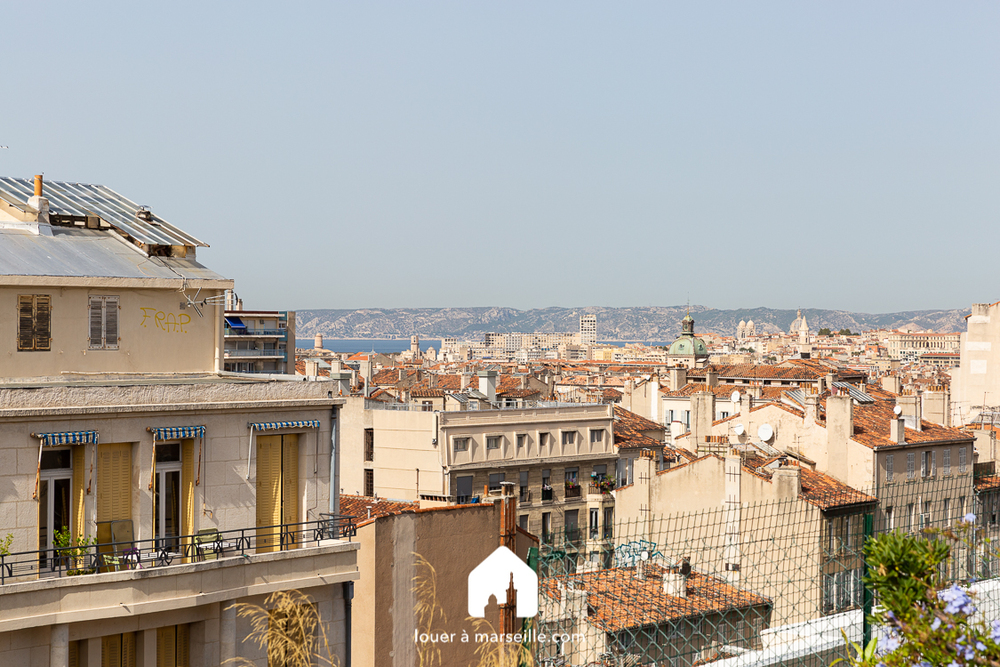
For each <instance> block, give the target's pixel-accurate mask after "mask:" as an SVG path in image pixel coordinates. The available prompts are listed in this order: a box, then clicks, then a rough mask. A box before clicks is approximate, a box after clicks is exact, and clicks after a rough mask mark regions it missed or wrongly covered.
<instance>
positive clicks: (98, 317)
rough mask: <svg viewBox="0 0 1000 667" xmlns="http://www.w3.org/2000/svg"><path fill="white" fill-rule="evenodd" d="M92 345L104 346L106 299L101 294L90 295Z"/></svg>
mask: <svg viewBox="0 0 1000 667" xmlns="http://www.w3.org/2000/svg"><path fill="white" fill-rule="evenodd" d="M90 347H91V349H99V348H102V347H104V299H103V298H101V297H99V296H92V297H90Z"/></svg>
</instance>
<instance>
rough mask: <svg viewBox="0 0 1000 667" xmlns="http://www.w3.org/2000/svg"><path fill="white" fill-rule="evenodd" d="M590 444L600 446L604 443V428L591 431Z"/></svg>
mask: <svg viewBox="0 0 1000 667" xmlns="http://www.w3.org/2000/svg"><path fill="white" fill-rule="evenodd" d="M590 442H591V444H598V443H601V442H604V429H603V428H592V429H590Z"/></svg>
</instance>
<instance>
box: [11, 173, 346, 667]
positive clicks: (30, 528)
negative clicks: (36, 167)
mask: <svg viewBox="0 0 1000 667" xmlns="http://www.w3.org/2000/svg"><path fill="white" fill-rule="evenodd" d="M201 245H204V244H202V243H200V242H199V241H197V240H196V239H193V237H190V236H189V235H187V234H185V233H184V232H182V231H181V230H179V229H177V228H176V227H173V226H172V225H170V224H169V223H167V222H166V221H164V220H162V218H159V217H158V216H155V215H154V214H152V213H151V212H150V211H149V210H148V209H143V208H140V207H137V206H136V205H135V204H134V203H132V202H130V201H129V200H127V199H125V198H124V197H122V196H121V195H118V194H117V193H114V192H113V191H111V190H109V189H107V188H104V187H103V186H94V185H85V184H77V183H58V182H54V183H44V184H43V183H42V182H41V179H40V178H39V179H38V180H36V183H35V184H32V183H31V182H30V181H24V180H21V179H9V178H4V179H0V299H2V300H3V301H4V302H6V303H7V304H8V306H9V307H10V308H11V311H10V312H14V310H15V309H16V312H17V313H18V317H17V318H9V319H6V320H3V322H2V323H0V346H4V347H5V357H6V358H7V359H8V360H9V361H8V363H7V364H5V365H4V366H3V369H2V378H0V443H2V445H0V498H2V502H0V540H3V541H4V544H5V545H6V547H5V548H4V552H3V553H2V554H0V659H4V660H6V661H7V662H8V663H9V664H11V665H32V666H34V665H39V666H42V665H50V666H51V667H68V666H69V665H86V666H87V667H93V666H95V665H121V666H126V667H132V666H143V667H152V666H153V665H156V666H157V667H161V666H163V665H166V666H167V667H184V666H188V665H218V664H221V663H222V662H224V661H226V660H229V659H232V658H246V659H248V660H250V661H251V662H252V663H253V664H256V665H268V664H275V663H276V661H277V660H278V656H276V655H273V654H270V653H273V652H271V651H270V650H269V649H267V648H265V649H258V648H255V647H254V646H253V645H252V644H251V643H249V642H247V641H246V638H247V636H248V634H249V632H250V626H249V624H248V622H247V621H246V620H245V619H241V618H239V617H237V614H236V608H235V607H234V606H233V604H234V603H240V602H244V603H255V604H259V603H261V602H262V601H263V600H264V598H265V597H266V596H267V595H268V594H270V593H272V592H275V591H283V590H288V589H293V588H294V589H298V590H300V591H302V592H304V593H305V594H307V595H308V596H310V597H311V598H312V600H313V601H314V602H315V604H316V609H317V611H318V613H319V615H320V619H321V623H322V626H323V628H324V630H325V631H326V632H327V634H328V636H329V638H330V641H331V646H332V647H333V650H334V653H335V655H336V657H337V658H338V659H339V660H340V661H341V662H342V663H345V662H347V661H349V655H348V650H347V647H348V641H347V632H346V628H347V626H348V624H349V614H350V604H349V600H350V596H351V585H352V582H353V581H354V580H356V579H357V577H358V572H357V549H358V545H357V543H356V542H351V541H349V539H350V537H351V531H350V530H349V529H348V530H345V526H344V525H343V524H342V522H340V521H339V520H338V519H337V518H336V516H335V515H336V511H337V494H336V493H335V490H336V489H337V485H336V483H335V482H334V483H333V484H331V478H333V479H334V480H335V479H336V474H337V456H336V450H335V449H334V448H333V443H334V441H333V434H334V433H335V431H336V426H335V425H336V419H337V413H338V408H339V406H340V405H341V403H342V401H341V400H340V399H338V398H334V397H333V392H331V391H330V390H329V386H330V383H320V382H303V381H274V380H258V379H254V378H253V377H252V376H242V377H239V376H225V375H221V374H220V371H221V370H222V363H223V308H224V305H223V298H222V295H223V292H224V291H225V290H227V289H231V288H232V281H231V280H227V279H225V278H223V277H222V276H219V275H218V274H216V273H214V272H212V271H211V270H209V269H207V268H206V267H204V266H203V265H201V264H200V263H198V262H197V260H196V259H195V250H196V247H197V246H201ZM331 491H334V492H333V493H331ZM7 540H9V541H7Z"/></svg>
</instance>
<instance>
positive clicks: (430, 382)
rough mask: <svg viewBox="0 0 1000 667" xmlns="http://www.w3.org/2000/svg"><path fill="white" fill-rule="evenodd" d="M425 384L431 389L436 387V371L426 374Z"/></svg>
mask: <svg viewBox="0 0 1000 667" xmlns="http://www.w3.org/2000/svg"><path fill="white" fill-rule="evenodd" d="M427 386H428V387H430V388H431V389H437V386H438V376H437V373H428V374H427Z"/></svg>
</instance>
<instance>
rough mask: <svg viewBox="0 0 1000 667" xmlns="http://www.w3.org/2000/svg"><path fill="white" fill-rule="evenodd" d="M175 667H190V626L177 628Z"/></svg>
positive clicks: (185, 625)
mask: <svg viewBox="0 0 1000 667" xmlns="http://www.w3.org/2000/svg"><path fill="white" fill-rule="evenodd" d="M177 667H191V626H189V625H187V624H184V625H178V626H177Z"/></svg>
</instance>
